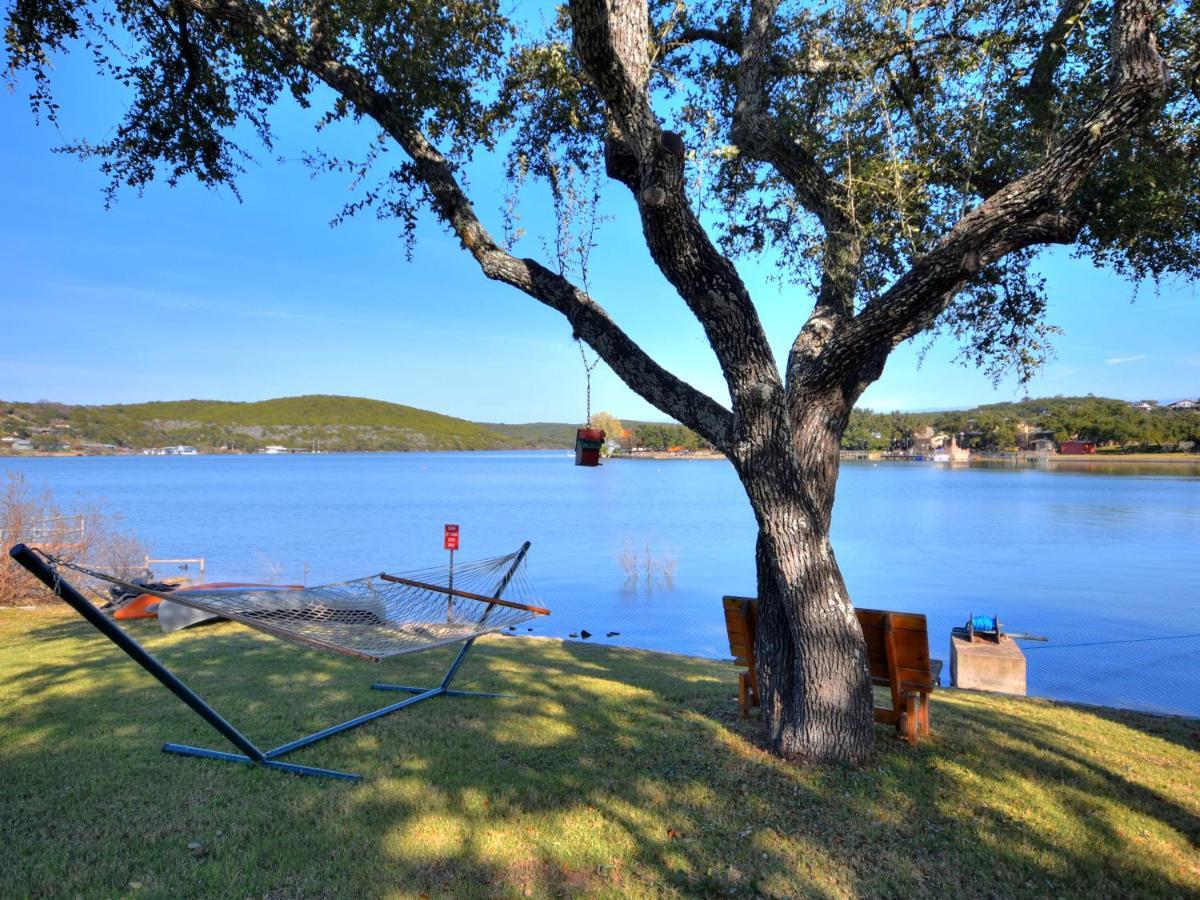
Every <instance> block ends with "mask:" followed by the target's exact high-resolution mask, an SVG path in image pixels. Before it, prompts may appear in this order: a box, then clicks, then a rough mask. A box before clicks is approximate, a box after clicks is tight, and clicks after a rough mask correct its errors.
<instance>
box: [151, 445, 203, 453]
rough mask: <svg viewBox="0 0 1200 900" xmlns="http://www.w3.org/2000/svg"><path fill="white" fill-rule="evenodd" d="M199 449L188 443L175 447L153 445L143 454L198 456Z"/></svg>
mask: <svg viewBox="0 0 1200 900" xmlns="http://www.w3.org/2000/svg"><path fill="white" fill-rule="evenodd" d="M198 455H199V451H198V450H197V449H196V448H195V447H192V446H190V445H188V444H178V445H176V446H174V447H151V448H149V449H148V450H143V451H142V456H198Z"/></svg>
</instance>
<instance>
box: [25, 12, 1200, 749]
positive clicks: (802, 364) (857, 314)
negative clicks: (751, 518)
mask: <svg viewBox="0 0 1200 900" xmlns="http://www.w3.org/2000/svg"><path fill="white" fill-rule="evenodd" d="M7 18H8V21H7V29H6V32H5V38H6V43H7V50H8V61H9V71H10V73H13V74H11V75H10V77H17V75H16V73H19V72H20V71H21V70H25V71H27V72H30V73H32V76H33V80H32V85H33V87H32V100H33V105H34V108H35V111H36V112H38V113H40V114H44V115H50V116H53V114H54V111H55V108H56V107H55V106H54V103H53V99H52V93H51V84H52V78H51V76H52V68H53V67H52V63H53V60H54V58H55V57H56V55H58V54H60V53H65V52H68V51H78V50H84V51H86V52H89V53H91V54H92V56H93V57H94V59H95V62H96V65H97V69H98V71H99V73H100V74H101V75H102V76H104V77H109V78H112V79H115V80H116V81H119V82H120V83H121V84H122V85H124V86H125V87H126V88H127V89H128V91H129V92H130V95H131V96H130V103H129V107H128V111H127V113H126V114H125V115H124V117H123V118H122V119H121V121H120V122H118V123H116V124H115V127H114V128H113V129H112V130H111V131H110V132H108V133H107V135H106V136H105V137H104V138H103V139H102V140H101V142H99V143H87V142H84V143H80V144H78V145H76V146H75V147H74V148H73V149H74V150H75V151H76V152H77V153H78V154H79V155H81V156H83V157H85V158H96V159H98V160H99V162H100V165H101V167H102V168H103V171H104V172H105V173H107V174H108V175H109V176H110V179H111V189H112V190H113V191H116V190H118V189H119V188H121V187H123V186H128V187H131V188H133V189H135V190H141V189H142V188H144V187H145V186H146V185H147V184H148V183H149V182H151V181H152V180H153V179H155V178H159V177H162V178H165V179H166V180H167V181H168V182H169V183H174V182H176V181H178V180H179V179H182V178H184V177H194V178H196V179H198V180H199V181H200V182H201V183H204V184H209V185H233V184H234V182H235V181H236V178H237V176H238V174H239V172H240V171H241V167H242V165H243V163H244V160H245V159H246V155H245V151H244V150H243V148H241V147H239V146H238V145H237V144H236V143H235V141H234V135H235V133H236V134H246V133H247V129H246V126H247V125H248V126H249V128H250V130H252V131H253V132H255V133H257V135H258V137H259V138H260V139H261V140H262V141H263V142H265V143H266V144H267V146H270V141H271V124H270V114H271V110H272V108H273V107H274V106H275V105H276V103H277V101H278V100H279V98H280V96H281V95H283V94H284V93H287V94H291V95H292V96H293V97H295V98H296V99H297V100H298V101H299V102H300V103H301V104H303V105H309V104H319V105H322V106H323V108H321V109H320V110H318V111H317V112H316V117H317V118H318V121H319V123H328V122H332V121H335V120H339V119H352V120H354V121H356V122H361V123H362V125H363V128H364V139H363V149H362V154H361V158H360V159H358V160H355V161H349V160H341V159H331V158H327V157H324V156H321V155H320V154H314V155H313V157H312V160H311V161H312V162H313V164H314V165H316V166H318V167H324V168H327V169H330V170H335V171H352V172H354V173H356V176H357V177H358V178H359V179H360V180H361V183H362V184H363V185H364V187H363V188H362V190H363V193H362V194H361V196H360V197H359V199H358V200H356V201H355V202H354V203H352V204H351V205H350V206H349V207H348V208H347V209H346V210H344V211H343V212H344V214H351V213H353V212H355V211H356V210H359V209H364V208H372V209H375V210H376V211H378V212H381V213H383V214H385V215H391V216H396V217H399V218H400V219H401V220H402V221H403V223H404V224H405V227H406V229H407V230H408V234H409V235H410V237H411V235H412V234H413V229H414V228H415V223H416V221H417V217H418V215H419V214H420V213H421V211H422V210H423V209H428V210H431V211H432V212H433V214H434V215H435V216H437V218H438V219H440V221H441V222H442V223H443V224H444V225H445V226H446V227H448V228H449V229H450V230H451V231H452V232H453V233H454V235H455V236H456V237H457V239H458V241H459V242H460V243H461V244H462V246H463V248H464V249H465V250H466V251H467V253H468V254H469V258H470V259H473V261H474V263H475V264H476V265H478V266H479V267H480V269H481V270H482V271H483V272H484V274H486V275H487V276H488V277H489V278H493V279H496V280H498V281H502V282H504V283H506V284H509V285H511V286H513V287H514V288H516V289H517V290H519V291H522V292H524V293H525V294H528V295H529V296H531V297H533V298H534V299H536V300H538V301H540V302H542V303H544V304H546V305H547V306H550V307H552V308H553V309H556V310H558V311H559V312H561V313H562V314H563V315H564V316H565V317H566V318H567V319H568V321H569V322H570V325H571V327H572V329H573V332H574V334H575V335H577V336H578V337H580V338H581V339H583V340H584V341H586V342H587V343H588V344H589V345H590V346H591V347H592V348H593V349H594V350H595V351H596V352H597V353H598V354H599V355H600V356H601V358H603V359H604V361H605V362H606V363H607V364H608V365H609V366H610V367H611V368H612V369H613V370H614V371H615V372H616V373H617V374H618V375H619V376H620V377H621V378H622V379H623V380H624V381H625V382H626V383H627V384H628V385H629V386H630V387H631V388H632V389H633V390H635V391H636V392H638V393H639V394H640V395H641V396H642V397H644V398H645V399H646V400H648V401H649V402H651V403H653V404H654V405H655V406H657V407H658V408H659V409H660V410H662V411H663V412H664V413H666V414H668V415H670V416H672V417H673V418H675V419H676V420H678V421H679V422H681V423H683V424H684V425H686V426H688V427H689V428H691V429H693V430H694V431H695V432H697V433H698V434H699V435H701V436H702V437H703V438H704V439H705V440H707V441H709V442H711V443H712V444H713V445H714V446H715V447H717V448H719V449H720V450H721V451H722V452H724V453H725V454H726V455H727V456H728V457H729V459H730V460H731V461H732V463H733V465H734V467H735V469H736V471H737V473H738V476H739V477H740V479H741V481H742V484H743V485H744V486H745V489H746V492H747V495H748V496H749V499H750V502H751V504H752V506H753V508H754V512H755V515H756V518H757V523H758V528H759V535H758V545H757V547H758V549H757V568H758V591H759V596H760V598H761V602H762V608H761V614H760V633H759V638H758V640H759V647H758V651H759V652H758V661H759V667H760V672H759V676H760V679H759V681H760V685H761V688H762V696H763V704H764V710H765V716H766V723H767V730H768V735H769V741H770V745H771V747H772V748H773V750H774V751H775V752H777V753H779V754H781V755H784V756H788V757H793V758H797V759H802V760H807V761H835V760H843V761H846V760H848V761H862V760H863V759H865V758H866V757H867V755H868V754H869V752H870V750H871V746H872V740H873V729H872V712H871V708H872V703H871V686H870V682H869V679H868V669H867V660H866V654H865V650H864V645H863V641H862V636H861V633H860V632H859V629H858V625H857V622H856V619H855V616H854V612H853V608H852V605H851V600H850V597H849V594H848V592H847V590H846V585H845V583H844V582H843V579H842V575H841V572H840V570H839V568H838V564H837V560H836V558H835V556H834V552H833V549H832V547H831V546H830V542H829V524H830V515H831V510H832V507H833V500H834V488H835V483H836V478H837V472H838V446H839V441H840V438H841V436H842V433H843V430H844V429H845V428H846V427H847V423H848V420H849V416H850V412H851V409H852V408H853V406H854V403H855V401H856V400H857V399H858V397H859V396H860V395H861V394H862V392H863V390H864V389H865V388H866V387H867V386H868V385H870V384H871V383H872V382H873V381H874V380H876V379H877V378H878V377H879V375H880V374H881V373H882V371H883V366H884V363H885V362H886V360H887V358H888V354H889V353H890V352H891V351H892V349H893V348H895V347H896V346H897V345H898V344H900V343H901V342H903V341H906V340H909V339H911V338H913V337H915V336H917V335H920V334H934V333H938V332H942V333H947V334H949V335H950V336H952V337H953V338H954V339H957V340H958V341H959V343H960V344H961V346H962V349H963V354H964V358H965V360H966V361H967V362H968V363H970V364H972V365H977V366H982V367H985V368H986V369H987V370H988V371H989V372H991V373H992V374H993V375H994V376H996V377H999V375H1000V374H1002V373H1003V372H1005V371H1008V370H1012V369H1015V370H1016V371H1017V372H1018V373H1020V374H1021V375H1023V376H1027V374H1028V373H1029V372H1030V371H1031V369H1033V368H1034V367H1036V366H1037V365H1038V363H1039V362H1040V361H1041V360H1042V359H1043V358H1044V356H1045V353H1046V350H1047V343H1046V341H1047V338H1048V336H1049V334H1050V333H1051V332H1052V330H1053V329H1052V327H1051V326H1050V325H1049V324H1048V322H1047V320H1046V318H1045V306H1046V304H1045V295H1044V292H1043V289H1042V283H1041V281H1040V279H1039V278H1038V277H1037V274H1036V270H1035V269H1034V261H1035V259H1036V256H1037V254H1038V253H1039V251H1041V250H1042V249H1043V248H1045V247H1047V246H1049V245H1054V244H1058V245H1068V246H1072V247H1074V248H1075V249H1076V251H1077V252H1078V253H1079V254H1080V255H1082V256H1084V257H1086V258H1088V259H1090V260H1092V261H1093V262H1095V263H1097V264H1099V265H1103V266H1107V267H1109V268H1110V269H1112V270H1113V271H1114V272H1115V273H1117V274H1118V275H1121V276H1123V277H1127V278H1130V279H1133V280H1140V279H1143V278H1152V279H1161V278H1166V277H1173V276H1184V277H1194V276H1195V275H1196V274H1197V271H1198V270H1200V239H1198V237H1197V235H1198V233H1200V228H1198V226H1200V191H1198V190H1197V175H1196V172H1197V169H1198V168H1200V166H1198V162H1200V160H1198V156H1200V135H1198V125H1197V123H1198V121H1200V116H1198V114H1197V113H1198V110H1200V63H1198V62H1197V60H1200V53H1198V52H1197V44H1198V41H1197V32H1198V30H1200V22H1198V13H1197V10H1196V7H1195V4H1194V3H1192V4H1190V5H1184V4H1183V3H1180V2H1165V0H1059V2H1047V0H1003V2H1001V0H972V2H967V0H940V2H938V3H934V4H930V3H926V2H916V0H895V2H893V0H888V2H882V0H855V2H850V0H841V2H835V3H831V4H826V5H820V4H818V5H813V4H808V3H784V2H780V0H751V2H749V3H737V4H722V3H716V2H706V0H701V2H693V3H685V2H671V3H667V2H663V0H571V2H570V3H569V5H568V6H566V7H564V8H563V9H561V10H560V13H559V15H558V16H557V18H556V19H555V20H554V21H553V22H552V23H551V24H550V25H548V26H546V27H544V28H543V29H541V30H540V31H538V32H536V33H530V32H529V31H528V23H517V22H514V21H513V20H511V19H510V18H507V17H506V14H505V12H504V10H503V8H502V7H501V5H500V4H498V3H496V2H494V0H453V2H446V3H431V2H427V0H399V2H394V3H360V2H353V0H352V2H346V3H336V4H334V3H326V2H322V0H304V2H297V0H281V2H274V3H270V4H264V3H258V2H253V0H163V2H160V3H133V2H129V0H116V2H114V3H110V4H94V5H93V4H88V3H86V2H81V0H69V2H68V0H57V2H55V0H40V2H39V0H10V3H9V6H8V17H7ZM501 140H503V142H504V143H503V146H504V147H505V148H507V152H505V153H504V154H500V153H499V151H497V147H498V146H500V142H501ZM393 149H399V150H400V151H401V153H400V156H401V157H402V161H401V162H399V163H396V162H394V157H395V156H396V154H393V153H388V152H386V151H389V150H393ZM481 156H482V157H485V158H489V159H490V158H493V157H498V156H502V159H497V160H496V163H497V165H498V166H500V167H502V169H501V171H502V172H503V174H504V177H506V178H508V179H509V181H510V182H511V184H512V185H513V186H514V191H513V195H512V197H511V201H512V202H511V204H510V206H509V208H508V210H507V213H506V214H504V215H503V216H502V217H501V219H502V227H503V228H504V231H505V234H506V236H507V237H510V238H511V237H512V236H513V234H514V232H513V231H512V230H511V228H512V226H514V224H515V222H516V219H515V217H514V211H515V210H516V209H517V206H516V203H517V200H519V196H518V195H519V193H520V192H519V190H518V189H519V187H520V186H521V185H522V184H524V183H525V182H526V181H527V180H529V179H542V180H544V181H545V182H547V183H548V184H549V187H550V191H549V194H550V196H551V198H552V200H553V204H554V209H555V212H556V213H557V215H558V218H557V221H558V222H559V225H560V227H559V229H558V232H557V234H556V235H554V236H553V237H552V238H551V239H549V240H547V241H545V242H544V249H545V259H544V260H543V261H542V262H539V261H537V260H535V259H529V258H522V257H519V256H517V255H515V254H514V253H513V252H512V245H511V244H510V243H509V242H508V241H507V240H505V239H501V238H499V237H497V236H496V235H495V234H494V233H493V231H492V230H489V228H488V227H487V226H486V225H485V224H484V221H483V220H482V219H481V218H480V216H479V214H478V213H477V211H476V209H475V207H474V205H473V204H472V202H471V200H470V197H469V195H468V193H467V190H466V188H464V183H463V181H462V179H461V177H460V175H461V171H462V167H463V165H464V164H465V163H466V162H467V161H469V160H472V159H476V160H477V162H480V163H482V162H483V160H480V159H479V157H481ZM372 173H375V174H377V175H378V177H377V179H376V180H374V181H372V180H371V178H372ZM606 187H607V188H612V189H615V190H618V191H620V190H625V191H628V193H629V196H631V197H632V199H633V201H634V203H635V204H636V208H637V211H638V215H639V217H640V221H641V226H642V234H643V235H644V238H645V243H646V246H647V248H648V250H649V252H650V255H651V257H652V258H653V260H654V262H655V263H656V264H657V266H658V268H659V269H660V270H661V272H662V274H663V276H664V278H665V279H666V280H667V281H668V282H669V283H670V284H671V285H672V286H673V287H674V289H675V290H676V291H677V293H678V294H679V296H680V298H681V299H682V300H683V302H684V304H685V305H686V306H687V307H688V309H689V310H690V311H691V313H692V314H693V315H694V316H695V317H696V318H697V319H698V320H699V322H700V324H701V326H702V327H703V329H704V332H705V334H706V335H707V338H708V340H709V343H710V344H711V346H712V349H713V352H714V353H715V355H716V357H717V360H718V362H719V364H720V367H721V370H722V372H723V373H724V376H725V384H726V387H727V389H728V398H727V400H726V401H724V402H719V401H718V400H715V399H713V398H711V397H709V396H707V395H705V394H704V393H702V392H700V391H698V390H697V389H695V388H694V387H692V386H691V385H689V384H687V383H685V382H684V381H682V380H681V379H679V378H678V377H676V376H675V375H674V374H672V373H671V372H669V371H667V370H666V369H665V368H663V367H662V366H661V365H660V364H658V363H657V362H655V361H654V360H653V359H651V358H650V357H649V356H648V355H647V354H646V353H645V352H644V351H643V350H642V349H641V348H640V347H639V346H638V345H637V344H636V343H634V342H633V341H632V340H631V339H630V338H629V336H628V335H626V334H625V332H624V331H622V330H621V329H620V327H618V325H617V324H616V323H615V322H614V321H613V320H612V319H611V318H610V317H609V316H608V315H607V314H606V313H605V311H604V309H603V307H602V306H601V305H600V299H601V298H597V297H594V296H592V295H591V294H590V292H589V290H588V285H587V281H586V277H583V276H585V275H586V258H587V253H588V251H589V250H590V247H591V246H592V243H591V242H592V240H593V238H594V237H595V235H596V232H595V230H594V227H595V221H596V219H595V217H594V216H589V215H588V211H589V210H594V206H593V204H594V202H595V201H596V200H598V199H602V198H603V195H604V193H605V189H606ZM581 223H583V224H584V225H585V226H586V227H583V228H582V229H581V228H580V224H581ZM588 223H590V224H588ZM760 256H766V257H769V258H770V259H772V260H773V261H774V262H775V263H777V265H778V266H779V271H780V275H781V278H782V283H783V284H784V285H785V286H786V287H785V288H784V289H783V291H781V297H782V298H783V300H782V301H777V302H789V303H792V304H794V306H795V311H796V318H795V323H796V336H795V340H794V341H793V343H792V345H791V348H790V350H789V352H788V354H787V357H786V359H783V360H777V359H776V358H775V356H774V354H773V353H772V351H771V348H770V346H769V344H768V341H767V337H766V335H765V333H764V329H763V326H762V323H761V321H760V319H759V315H758V311H757V309H756V307H755V305H754V301H753V298H752V297H751V295H750V292H749V290H748V289H747V287H746V284H745V282H744V281H743V280H742V278H741V276H740V275H739V273H738V269H737V267H736V266H735V261H736V260H740V259H744V258H753V257H760ZM467 259H468V257H464V260H465V261H466V260H467Z"/></svg>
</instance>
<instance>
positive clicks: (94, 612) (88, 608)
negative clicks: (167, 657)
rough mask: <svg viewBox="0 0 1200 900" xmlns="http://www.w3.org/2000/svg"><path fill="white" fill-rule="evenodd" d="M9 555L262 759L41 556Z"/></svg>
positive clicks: (23, 550)
mask: <svg viewBox="0 0 1200 900" xmlns="http://www.w3.org/2000/svg"><path fill="white" fill-rule="evenodd" d="M8 555H9V556H11V557H12V558H13V559H15V560H16V561H17V562H18V563H20V564H21V565H22V566H24V567H25V568H26V569H28V570H29V572H30V573H31V574H32V575H33V576H34V577H35V578H37V579H38V581H40V582H42V584H44V585H46V587H48V588H50V590H52V591H53V592H54V593H55V594H57V595H58V596H59V597H60V598H62V599H63V600H64V601H65V602H66V603H67V604H69V605H70V606H71V608H72V609H74V610H75V611H76V612H77V613H79V614H80V615H81V616H83V617H84V618H85V619H87V621H88V623H89V624H90V625H91V626H92V627H93V628H95V629H96V630H97V631H99V632H100V633H101V634H103V635H104V636H105V637H106V638H108V639H109V640H110V641H112V642H113V643H114V644H116V645H117V646H118V647H120V648H121V649H122V650H124V651H125V652H126V653H127V654H129V656H130V657H131V658H132V659H133V661H134V662H135V663H137V664H138V665H139V666H141V667H142V668H143V669H145V670H146V671H147V672H149V673H150V674H151V675H153V676H154V677H155V678H157V679H158V680H159V681H160V682H161V683H162V685H163V686H164V687H165V688H166V689H167V690H169V691H170V692H171V693H172V694H174V695H175V696H176V697H178V698H179V699H180V700H182V701H183V702H184V703H186V704H187V705H188V706H189V707H190V708H191V709H192V711H193V712H195V713H196V715H198V716H200V718H202V719H203V720H204V721H205V722H207V723H208V724H209V725H211V726H212V727H213V728H215V729H216V730H217V731H219V732H220V733H221V734H222V735H223V736H224V737H225V739H226V740H228V741H229V743H231V744H233V745H234V746H235V747H237V748H238V749H239V750H241V751H242V752H243V753H245V754H246V755H247V756H248V757H250V759H252V760H253V761H254V762H264V761H265V759H266V757H265V756H264V754H263V752H262V751H261V750H259V749H258V748H257V747H256V746H254V744H252V743H251V742H250V740H249V738H247V737H246V736H245V735H244V734H242V733H241V732H240V731H238V730H237V729H236V728H234V727H233V726H232V725H230V724H229V723H228V722H226V721H225V719H223V718H222V717H221V715H220V713H218V712H217V711H216V710H215V709H213V708H212V707H211V706H209V705H208V704H207V703H205V702H204V700H203V699H201V697H200V695H199V694H197V693H196V692H195V691H193V690H192V689H191V688H189V687H188V686H187V685H186V684H184V683H183V682H182V681H180V680H179V679H178V678H176V677H175V676H174V675H172V674H171V672H170V671H169V670H168V669H167V668H166V667H164V666H163V664H162V663H160V662H159V661H158V660H157V659H155V658H154V657H153V656H151V655H150V654H149V653H147V652H146V651H145V650H144V649H143V648H142V645H141V644H139V643H138V642H137V641H135V640H134V639H133V638H131V637H130V636H129V635H127V634H126V633H125V632H124V631H122V630H121V629H120V628H119V627H118V626H117V625H115V624H113V622H111V621H110V620H109V618H108V617H107V616H106V615H104V613H102V612H100V610H98V609H96V607H94V606H93V605H92V604H91V603H89V602H88V599H87V598H86V597H84V596H83V594H81V593H79V591H77V590H75V588H74V587H72V586H71V584H70V583H68V582H67V580H66V579H64V578H62V577H61V576H60V575H58V573H56V572H55V571H54V570H53V569H51V568H50V566H48V565H47V564H46V562H45V560H43V559H42V558H41V557H40V556H38V555H37V554H36V553H34V551H33V550H31V549H30V548H29V547H26V546H25V545H24V544H17V545H16V546H15V547H13V548H12V549H11V550H9V551H8Z"/></svg>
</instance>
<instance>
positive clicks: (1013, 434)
mask: <svg viewBox="0 0 1200 900" xmlns="http://www.w3.org/2000/svg"><path fill="white" fill-rule="evenodd" d="M926 427H928V428H932V429H933V430H934V431H935V432H943V433H945V434H950V435H958V436H959V437H960V440H961V441H962V443H964V444H965V445H967V446H970V447H972V448H977V449H989V450H1009V449H1013V448H1015V447H1017V446H1018V445H1019V444H1021V443H1025V442H1028V440H1029V439H1030V437H1031V436H1033V435H1040V436H1045V437H1047V438H1052V439H1053V440H1054V441H1056V442H1058V443H1061V442H1062V441H1066V440H1071V439H1073V438H1079V439H1081V440H1087V441H1095V442H1097V443H1098V444H1100V445H1102V446H1107V447H1114V448H1120V449H1123V450H1127V451H1140V452H1164V451H1173V450H1180V449H1195V448H1196V447H1200V410H1194V409H1193V410H1181V409H1169V408H1167V407H1165V406H1158V405H1153V408H1151V409H1139V408H1137V407H1135V406H1134V405H1132V404H1130V403H1128V402H1126V401H1124V400H1113V399H1110V398H1106V397H1092V396H1088V397H1042V398H1039V399H1025V400H1020V401H1014V402H1005V403H989V404H986V405H983V406H977V407H975V408H974V409H968V410H948V411H943V412H922V413H901V412H892V413H883V412H874V411H872V410H864V409H856V410H854V411H853V412H852V413H851V415H850V424H849V426H848V427H847V429H846V433H845V437H844V439H843V442H842V446H843V447H844V448H845V449H848V450H883V449H887V448H888V447H890V446H893V445H894V444H903V443H904V442H905V441H907V440H909V439H911V438H912V436H913V434H914V433H915V432H918V431H920V430H921V429H923V428H926ZM1189 444H1191V445H1192V446H1191V447H1188V446H1187V445H1189Z"/></svg>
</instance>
